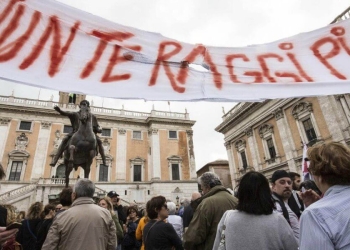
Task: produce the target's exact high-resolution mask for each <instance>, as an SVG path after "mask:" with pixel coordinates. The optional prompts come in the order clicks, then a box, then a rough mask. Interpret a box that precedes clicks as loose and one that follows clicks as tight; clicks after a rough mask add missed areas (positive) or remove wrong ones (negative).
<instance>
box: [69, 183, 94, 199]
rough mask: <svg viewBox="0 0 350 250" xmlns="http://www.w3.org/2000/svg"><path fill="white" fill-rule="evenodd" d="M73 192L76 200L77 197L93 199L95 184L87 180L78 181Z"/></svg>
mask: <svg viewBox="0 0 350 250" xmlns="http://www.w3.org/2000/svg"><path fill="white" fill-rule="evenodd" d="M73 192H75V194H76V196H77V198H79V197H89V198H92V197H94V193H95V184H94V183H93V182H92V181H90V180H89V179H79V180H78V181H77V183H75V185H74V188H73Z"/></svg>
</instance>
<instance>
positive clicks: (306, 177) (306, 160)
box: [301, 143, 312, 181]
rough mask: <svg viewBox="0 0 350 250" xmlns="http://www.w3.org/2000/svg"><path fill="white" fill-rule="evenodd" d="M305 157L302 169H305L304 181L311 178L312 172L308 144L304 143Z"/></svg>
mask: <svg viewBox="0 0 350 250" xmlns="http://www.w3.org/2000/svg"><path fill="white" fill-rule="evenodd" d="M303 145H304V146H303V159H302V163H301V166H302V170H303V181H306V180H311V179H312V178H311V174H310V173H309V164H310V163H309V160H308V158H307V145H306V143H303Z"/></svg>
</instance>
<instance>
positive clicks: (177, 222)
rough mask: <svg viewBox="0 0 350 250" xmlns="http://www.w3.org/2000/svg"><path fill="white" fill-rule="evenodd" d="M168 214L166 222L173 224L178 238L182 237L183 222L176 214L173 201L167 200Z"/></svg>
mask: <svg viewBox="0 0 350 250" xmlns="http://www.w3.org/2000/svg"><path fill="white" fill-rule="evenodd" d="M167 206H168V211H169V216H168V222H169V223H170V224H171V225H173V227H174V229H175V231H176V233H177V235H178V236H179V238H180V239H182V234H183V223H182V218H181V217H180V216H179V215H176V214H175V212H176V205H175V203H174V202H172V201H169V202H167Z"/></svg>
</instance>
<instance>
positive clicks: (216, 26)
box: [0, 0, 350, 170]
mask: <svg viewBox="0 0 350 250" xmlns="http://www.w3.org/2000/svg"><path fill="white" fill-rule="evenodd" d="M59 2H62V3H64V4H68V5H71V6H73V7H75V8H79V9H81V10H84V11H87V12H90V13H92V14H94V15H98V16H101V17H104V18H106V19H109V20H111V21H113V22H116V23H120V24H123V25H126V26H132V27H135V28H138V29H142V30H147V31H152V32H158V33H161V34H162V35H164V36H167V37H170V38H174V39H176V40H179V41H183V42H188V43H202V44H205V45H211V46H223V47H240V46H247V45H252V44H262V43H267V42H272V41H274V40H278V39H281V38H285V37H289V36H293V35H296V34H298V33H302V32H306V31H311V30H314V29H317V28H321V27H323V26H326V25H327V24H329V23H330V22H331V21H332V20H333V19H334V18H335V17H336V16H337V15H339V14H340V13H341V12H342V11H343V10H345V9H346V8H347V7H349V5H350V2H349V1H335V0H303V1H302V0H293V1H286V0H265V1H261V0H215V1H214V0H186V1H185V0H166V1H165V0H147V1H145V0H99V1H96V0H59ZM0 84H1V88H0V95H10V94H11V92H12V91H13V90H14V94H15V96H19V97H26V98H38V97H39V93H40V99H44V100H49V99H50V96H51V95H52V94H53V95H54V97H55V98H54V100H55V101H58V92H57V91H50V90H46V89H41V90H40V91H39V89H38V88H34V87H29V86H24V85H18V84H15V83H9V82H3V81H1V82H0ZM87 99H88V100H89V101H91V100H93V101H94V106H102V103H103V106H104V107H112V108H121V107H122V105H124V109H128V110H136V111H146V112H150V110H151V109H152V105H154V106H155V109H157V110H165V111H169V108H170V110H171V111H174V112H184V111H185V108H187V111H188V112H189V114H190V118H191V119H193V120H196V121H197V123H196V125H195V126H194V127H193V129H194V147H195V157H196V166H197V170H198V169H200V168H201V167H203V166H204V165H205V164H206V163H208V162H210V161H214V160H217V159H227V154H226V149H225V147H224V145H223V143H224V137H223V135H222V134H219V133H217V132H215V130H214V128H215V127H216V126H218V125H219V124H220V123H221V121H222V115H223V112H222V109H223V107H224V109H225V111H226V112H227V111H228V110H229V109H231V108H232V107H233V106H234V105H235V103H209V102H171V103H170V107H169V106H168V104H167V102H151V101H148V102H144V101H139V100H137V101H132V100H116V99H107V98H103V99H102V98H100V97H95V96H88V97H87Z"/></svg>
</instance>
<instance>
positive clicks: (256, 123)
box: [216, 94, 350, 187]
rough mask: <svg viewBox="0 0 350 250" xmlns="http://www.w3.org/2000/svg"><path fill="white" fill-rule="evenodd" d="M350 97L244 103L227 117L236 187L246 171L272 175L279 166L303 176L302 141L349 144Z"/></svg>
mask: <svg viewBox="0 0 350 250" xmlns="http://www.w3.org/2000/svg"><path fill="white" fill-rule="evenodd" d="M349 107H350V95H349V94H344V95H332V96H319V97H307V98H289V99H276V100H266V101H264V102H254V103H248V102H241V103H238V104H237V105H236V106H234V107H233V108H232V109H231V110H230V111H229V112H227V113H226V114H225V115H224V116H223V121H222V123H221V124H220V125H219V126H217V127H216V131H218V132H220V133H222V134H224V136H225V146H226V150H227V156H228V161H229V168H230V175H231V179H232V185H233V187H235V186H236V184H237V183H238V182H239V179H240V177H242V176H243V174H244V173H246V172H247V171H251V170H255V171H260V172H261V173H263V174H264V175H265V176H266V177H267V178H270V177H271V175H272V173H273V172H274V171H276V170H278V169H284V170H288V171H292V172H298V173H300V174H301V163H302V154H303V144H304V143H305V144H307V145H308V146H312V145H314V144H316V143H323V142H329V141H337V142H342V143H344V144H346V145H348V146H350V109H349Z"/></svg>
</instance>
